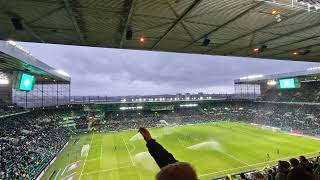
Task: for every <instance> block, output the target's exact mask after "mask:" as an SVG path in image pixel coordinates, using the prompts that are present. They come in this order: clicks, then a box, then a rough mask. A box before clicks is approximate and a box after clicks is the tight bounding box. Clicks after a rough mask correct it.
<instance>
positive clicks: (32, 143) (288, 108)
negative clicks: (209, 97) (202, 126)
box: [0, 101, 320, 180]
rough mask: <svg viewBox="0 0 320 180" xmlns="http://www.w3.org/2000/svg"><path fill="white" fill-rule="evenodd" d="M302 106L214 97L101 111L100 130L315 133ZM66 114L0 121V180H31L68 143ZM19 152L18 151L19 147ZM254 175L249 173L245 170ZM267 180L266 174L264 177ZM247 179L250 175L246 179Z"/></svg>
mask: <svg viewBox="0 0 320 180" xmlns="http://www.w3.org/2000/svg"><path fill="white" fill-rule="evenodd" d="M319 108H320V107H318V106H315V105H308V104H283V103H266V102H263V103H262V102H260V103H258V102H246V101H220V102H215V103H205V104H203V105H201V106H199V107H189V108H177V109H175V110H174V111H156V112H155V111H151V110H139V111H109V112H106V116H105V117H104V122H105V123H102V124H101V125H100V126H101V127H100V129H101V131H120V130H126V129H137V128H138V127H141V126H143V127H160V126H163V124H162V123H161V121H165V122H166V123H168V124H170V125H185V124H197V123H206V122H214V121H221V119H225V120H226V119H227V120H229V121H234V120H241V121H244V122H246V123H252V124H259V125H261V126H263V125H265V126H269V127H277V128H281V129H282V130H285V131H289V132H293V133H303V134H308V135H313V136H319V135H320V121H319V118H320V116H319V114H318V112H319V110H320V109H319ZM76 111H77V113H76V114H77V116H78V117H79V118H78V119H77V120H76V121H75V122H76V128H77V129H79V130H83V129H87V130H89V128H88V127H89V123H90V120H88V119H89V116H90V114H89V113H86V112H82V114H81V110H79V109H78V110H76ZM70 114H72V113H71V112H70V111H69V110H68V108H66V107H64V108H61V109H55V110H35V111H31V112H28V113H26V114H24V115H14V116H10V117H5V118H2V119H0V121H1V124H2V126H1V127H0V131H1V139H0V149H1V152H0V157H1V159H2V161H1V162H0V179H19V178H21V177H22V178H25V179H34V178H35V177H37V175H38V174H39V173H40V172H41V171H42V170H43V169H44V168H45V167H46V166H47V165H48V164H49V163H50V161H51V160H52V158H54V157H55V156H56V155H57V153H58V152H59V151H60V150H61V149H62V148H63V146H64V145H65V144H66V143H67V142H68V139H69V136H70V133H69V130H68V129H67V128H66V127H64V126H63V123H62V122H63V121H62V119H63V118H64V117H66V116H70ZM22 150H23V151H22ZM310 162H311V163H312V168H313V171H314V172H315V174H319V171H320V170H319V158H317V159H311V160H310ZM283 171H285V172H286V173H289V172H290V171H288V170H283V169H282V166H281V165H279V166H278V167H272V168H271V169H266V170H264V171H263V172H262V173H263V175H264V176H265V177H266V179H268V177H270V176H272V178H274V177H275V176H277V174H279V175H278V176H280V174H281V173H282V172H283ZM247 176H248V178H247V179H250V178H249V176H254V173H252V172H250V173H248V174H247ZM269 179H270V178H269ZM250 180H251V179H250Z"/></svg>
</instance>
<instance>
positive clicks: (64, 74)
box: [56, 69, 70, 77]
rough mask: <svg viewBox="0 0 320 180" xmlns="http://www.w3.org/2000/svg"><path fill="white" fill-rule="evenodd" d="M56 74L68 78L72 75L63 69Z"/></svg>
mask: <svg viewBox="0 0 320 180" xmlns="http://www.w3.org/2000/svg"><path fill="white" fill-rule="evenodd" d="M56 72H57V73H59V74H61V75H63V76H67V77H70V75H69V74H68V73H66V72H65V71H64V70H62V69H56Z"/></svg>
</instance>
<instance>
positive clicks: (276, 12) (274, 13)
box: [271, 9, 280, 16]
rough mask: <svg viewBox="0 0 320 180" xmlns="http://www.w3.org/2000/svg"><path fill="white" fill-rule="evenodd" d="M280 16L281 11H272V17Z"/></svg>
mask: <svg viewBox="0 0 320 180" xmlns="http://www.w3.org/2000/svg"><path fill="white" fill-rule="evenodd" d="M278 14H280V11H279V10H277V9H272V11H271V15H272V16H276V15H278Z"/></svg>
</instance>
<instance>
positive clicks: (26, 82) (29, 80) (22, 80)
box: [16, 72, 35, 91]
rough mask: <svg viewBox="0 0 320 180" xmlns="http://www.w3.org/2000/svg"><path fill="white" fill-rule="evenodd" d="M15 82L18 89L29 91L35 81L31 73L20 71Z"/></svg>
mask: <svg viewBox="0 0 320 180" xmlns="http://www.w3.org/2000/svg"><path fill="white" fill-rule="evenodd" d="M16 82H17V84H16V87H17V89H19V90H20V91H31V90H32V89H33V85H34V82H35V77H34V76H33V75H31V74H26V73H23V72H20V73H19V74H18V77H17V81H16Z"/></svg>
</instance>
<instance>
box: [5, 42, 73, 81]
mask: <svg viewBox="0 0 320 180" xmlns="http://www.w3.org/2000/svg"><path fill="white" fill-rule="evenodd" d="M14 71H23V72H27V73H30V74H33V75H35V76H36V77H37V78H36V79H37V82H47V83H48V82H53V81H54V82H55V83H56V82H59V83H68V82H70V76H69V75H68V74H66V73H65V72H63V71H62V70H57V69H54V68H52V67H50V66H48V65H47V64H45V63H43V62H41V61H39V60H38V59H36V58H35V57H33V56H32V55H31V54H30V53H29V52H28V51H26V50H24V49H23V48H22V47H20V46H18V45H16V44H15V42H13V41H9V42H7V41H0V72H4V73H6V72H9V73H11V72H14Z"/></svg>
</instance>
